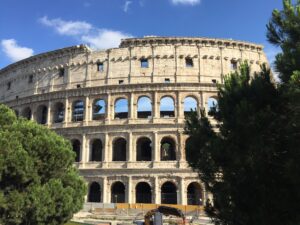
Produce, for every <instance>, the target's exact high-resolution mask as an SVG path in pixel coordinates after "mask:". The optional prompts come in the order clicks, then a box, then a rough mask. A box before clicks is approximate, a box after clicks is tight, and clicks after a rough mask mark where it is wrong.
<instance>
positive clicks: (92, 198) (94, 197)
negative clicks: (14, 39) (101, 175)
mask: <svg viewBox="0 0 300 225" xmlns="http://www.w3.org/2000/svg"><path fill="white" fill-rule="evenodd" d="M88 202H101V187H100V184H98V183H97V182H92V183H91V184H90V188H89V194H88Z"/></svg>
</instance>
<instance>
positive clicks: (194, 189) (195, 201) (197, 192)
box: [187, 182, 203, 205]
mask: <svg viewBox="0 0 300 225" xmlns="http://www.w3.org/2000/svg"><path fill="white" fill-rule="evenodd" d="M187 202H188V205H202V204H203V199H202V189H201V186H200V184H198V183H196V182H193V183H191V184H189V186H188V188H187Z"/></svg>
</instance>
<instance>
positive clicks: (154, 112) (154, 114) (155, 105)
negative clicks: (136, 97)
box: [152, 91, 160, 119]
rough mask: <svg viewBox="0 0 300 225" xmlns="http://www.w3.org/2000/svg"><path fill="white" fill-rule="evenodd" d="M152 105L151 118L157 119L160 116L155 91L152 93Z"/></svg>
mask: <svg viewBox="0 0 300 225" xmlns="http://www.w3.org/2000/svg"><path fill="white" fill-rule="evenodd" d="M152 105H153V118H156V119H157V118H159V116H160V115H159V100H158V96H157V92H156V91H155V92H154V93H153V101H152Z"/></svg>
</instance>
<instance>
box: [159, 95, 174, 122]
mask: <svg viewBox="0 0 300 225" xmlns="http://www.w3.org/2000/svg"><path fill="white" fill-rule="evenodd" d="M174 116H175V106H174V100H173V98H171V97H163V98H162V99H161V100H160V117H174Z"/></svg>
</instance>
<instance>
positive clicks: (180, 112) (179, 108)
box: [176, 92, 184, 119]
mask: <svg viewBox="0 0 300 225" xmlns="http://www.w3.org/2000/svg"><path fill="white" fill-rule="evenodd" d="M176 98H177V101H176V102H177V108H176V109H177V118H178V119H184V112H183V111H184V109H183V107H182V106H183V105H184V104H183V99H181V94H180V92H177V93H176Z"/></svg>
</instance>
